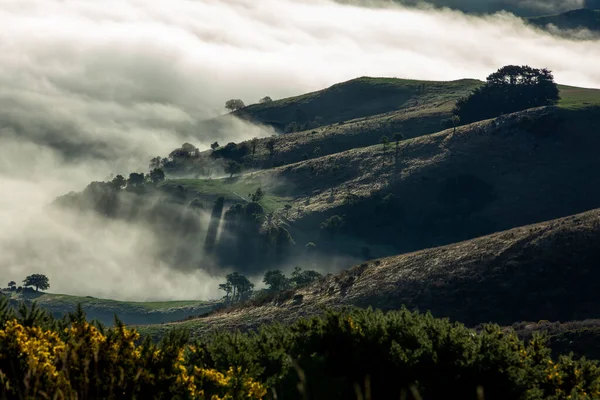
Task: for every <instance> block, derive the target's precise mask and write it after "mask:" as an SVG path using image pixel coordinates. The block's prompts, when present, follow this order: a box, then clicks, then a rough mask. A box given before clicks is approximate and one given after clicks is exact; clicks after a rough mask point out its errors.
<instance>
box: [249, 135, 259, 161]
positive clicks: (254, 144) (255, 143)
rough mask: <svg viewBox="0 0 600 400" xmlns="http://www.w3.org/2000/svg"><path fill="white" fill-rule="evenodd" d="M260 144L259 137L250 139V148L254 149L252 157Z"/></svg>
mask: <svg viewBox="0 0 600 400" xmlns="http://www.w3.org/2000/svg"><path fill="white" fill-rule="evenodd" d="M257 146H258V138H252V140H251V141H250V150H251V151H252V157H254V154H255V153H256V147H257Z"/></svg>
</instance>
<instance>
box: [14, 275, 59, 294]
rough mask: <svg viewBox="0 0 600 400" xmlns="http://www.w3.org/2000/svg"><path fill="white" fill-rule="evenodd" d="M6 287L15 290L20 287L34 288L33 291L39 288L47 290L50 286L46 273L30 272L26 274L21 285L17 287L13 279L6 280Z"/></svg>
mask: <svg viewBox="0 0 600 400" xmlns="http://www.w3.org/2000/svg"><path fill="white" fill-rule="evenodd" d="M7 286H8V289H9V290H12V291H16V290H19V289H22V288H32V287H33V288H35V291H36V292H38V291H40V289H41V290H48V289H49V288H50V280H49V279H48V277H47V276H46V275H43V274H32V275H29V276H27V277H26V278H25V279H24V280H23V286H20V287H18V288H17V283H16V282H15V281H10V282H8V285H7Z"/></svg>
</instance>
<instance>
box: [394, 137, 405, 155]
mask: <svg viewBox="0 0 600 400" xmlns="http://www.w3.org/2000/svg"><path fill="white" fill-rule="evenodd" d="M392 137H393V138H394V141H395V142H396V155H398V152H399V151H400V141H401V140H402V139H404V135H403V134H401V133H400V132H396V133H394V136H392Z"/></svg>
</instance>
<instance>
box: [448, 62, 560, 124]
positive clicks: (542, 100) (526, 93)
mask: <svg viewBox="0 0 600 400" xmlns="http://www.w3.org/2000/svg"><path fill="white" fill-rule="evenodd" d="M559 99H560V96H559V91H558V86H557V85H556V83H555V82H554V76H553V75H552V72H551V71H550V70H548V69H545V68H544V69H536V68H531V67H529V66H527V65H523V66H518V65H507V66H505V67H502V68H500V69H499V70H498V71H496V72H494V73H493V74H491V75H489V76H488V77H487V79H486V82H485V84H484V85H483V86H481V87H479V88H477V89H475V90H474V91H473V93H471V95H470V96H468V97H465V98H462V99H460V100H459V101H458V102H457V103H456V106H455V107H454V110H453V114H454V115H455V116H457V117H459V118H460V122H461V123H463V124H468V123H471V122H475V121H480V120H483V119H488V118H495V117H498V116H500V115H502V114H509V113H513V112H516V111H521V110H526V109H528V108H532V107H539V106H547V105H553V104H556V103H557V102H558V100H559Z"/></svg>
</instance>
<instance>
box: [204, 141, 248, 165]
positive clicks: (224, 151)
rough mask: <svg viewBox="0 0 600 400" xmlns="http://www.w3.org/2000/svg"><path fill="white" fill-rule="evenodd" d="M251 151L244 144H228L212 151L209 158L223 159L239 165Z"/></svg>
mask: <svg viewBox="0 0 600 400" xmlns="http://www.w3.org/2000/svg"><path fill="white" fill-rule="evenodd" d="M251 151H252V149H251V147H250V146H248V145H247V144H245V143H242V144H240V145H238V144H236V143H233V142H230V143H227V144H226V145H225V146H223V147H220V148H218V149H214V150H213V152H212V153H211V157H213V158H225V159H227V160H233V161H236V162H238V163H239V162H241V161H242V159H243V158H244V157H246V156H247V155H248V154H250V152H251Z"/></svg>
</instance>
